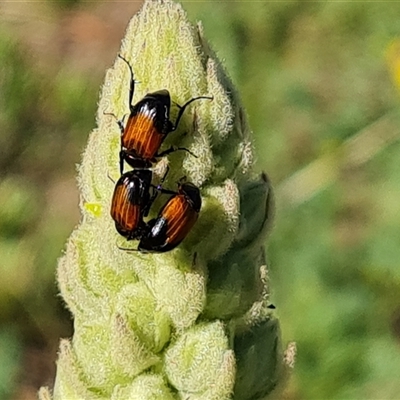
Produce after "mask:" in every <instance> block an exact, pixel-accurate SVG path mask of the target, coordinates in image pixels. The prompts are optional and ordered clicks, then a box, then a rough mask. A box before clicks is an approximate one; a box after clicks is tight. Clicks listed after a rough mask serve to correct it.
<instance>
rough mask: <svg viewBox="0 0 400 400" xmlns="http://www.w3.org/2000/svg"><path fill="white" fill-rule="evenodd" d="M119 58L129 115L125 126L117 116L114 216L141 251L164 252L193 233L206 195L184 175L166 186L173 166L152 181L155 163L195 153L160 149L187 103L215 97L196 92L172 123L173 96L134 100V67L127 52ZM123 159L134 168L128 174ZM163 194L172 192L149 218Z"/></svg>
mask: <svg viewBox="0 0 400 400" xmlns="http://www.w3.org/2000/svg"><path fill="white" fill-rule="evenodd" d="M118 57H119V58H121V59H122V60H123V61H125V62H126V64H127V65H128V67H129V70H130V75H131V78H130V89H129V109H130V114H129V117H128V120H127V122H126V124H125V126H124V125H123V122H122V121H121V120H118V121H117V122H118V126H119V128H120V131H121V150H120V153H119V163H120V173H121V177H120V178H119V179H118V181H117V183H116V185H115V189H114V194H113V198H112V203H111V217H112V218H113V219H114V221H115V227H116V229H117V231H118V233H119V234H120V235H122V236H124V237H125V238H126V239H127V240H134V239H136V240H139V244H138V248H137V250H138V251H141V252H153V253H163V252H166V251H169V250H172V249H174V248H175V247H176V246H178V245H179V243H181V242H182V240H183V239H184V238H185V237H186V235H187V234H188V233H189V231H190V230H191V228H192V227H193V225H194V224H195V222H196V221H197V218H198V215H199V212H200V208H201V196H200V190H199V188H198V187H197V186H195V185H194V184H193V183H191V182H186V181H185V178H182V179H181V180H180V182H179V183H178V191H177V192H174V191H171V190H166V189H164V188H163V187H162V184H163V182H164V179H165V177H166V175H167V173H168V169H167V172H166V173H165V175H164V177H163V178H162V179H161V181H160V184H159V185H153V183H152V180H153V172H152V170H151V167H152V165H153V163H155V162H157V159H159V158H160V157H163V156H166V155H168V154H170V153H173V152H174V151H179V150H184V151H187V152H189V153H190V151H189V150H188V149H185V148H183V147H174V146H171V147H170V148H169V149H167V150H165V151H163V152H161V153H158V151H159V149H160V147H161V144H162V143H163V141H164V139H165V138H166V137H167V135H168V134H169V133H171V132H173V131H175V130H176V129H177V127H178V124H179V121H180V119H181V117H182V115H183V113H184V111H185V109H186V107H187V106H188V105H189V104H190V103H192V102H193V101H195V100H198V99H209V100H212V97H206V96H200V97H195V98H192V99H190V100H189V101H188V102H186V103H185V104H184V105H183V106H179V105H178V107H179V112H178V116H177V118H176V121H175V124H173V123H172V122H171V121H170V107H171V97H170V94H169V92H168V90H165V89H164V90H159V91H157V92H154V93H148V94H147V95H146V96H144V98H143V99H142V100H140V101H139V102H138V103H136V104H135V105H133V104H132V100H133V94H134V91H135V79H134V74H133V70H132V67H131V65H130V64H129V62H128V61H127V60H126V59H125V58H124V57H122V56H121V55H118ZM190 154H192V153H190ZM192 155H193V154H192ZM193 156H194V155H193ZM124 162H126V163H127V164H128V165H130V166H131V167H132V168H133V169H132V170H131V171H128V172H125V173H124V171H123V169H124ZM158 193H162V194H169V195H172V197H170V198H169V200H167V202H166V203H165V205H164V206H163V207H162V209H161V210H160V212H159V213H158V216H157V217H156V218H154V219H151V220H150V221H148V222H145V221H144V218H145V217H147V216H148V214H149V212H150V208H151V206H152V204H153V203H154V201H155V199H156V197H157V195H158ZM125 250H128V249H125ZM129 250H132V249H129Z"/></svg>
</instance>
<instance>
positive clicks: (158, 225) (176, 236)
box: [138, 182, 201, 253]
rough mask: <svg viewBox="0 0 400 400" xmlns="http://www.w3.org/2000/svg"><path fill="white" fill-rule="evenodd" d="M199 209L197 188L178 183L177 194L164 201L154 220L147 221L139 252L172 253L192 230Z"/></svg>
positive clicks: (199, 197) (199, 201) (198, 191)
mask: <svg viewBox="0 0 400 400" xmlns="http://www.w3.org/2000/svg"><path fill="white" fill-rule="evenodd" d="M200 208H201V195H200V190H199V188H198V187H197V186H195V185H194V184H193V183H191V182H185V183H180V184H179V187H178V192H177V193H176V194H175V195H174V196H172V197H171V198H170V199H169V200H168V201H167V202H166V204H165V205H164V207H163V208H162V209H161V211H160V212H159V214H158V216H157V218H154V219H152V220H150V221H149V222H148V224H147V227H146V232H144V233H143V235H142V237H141V239H140V242H139V245H138V250H139V251H141V252H144V253H146V252H149V253H164V252H166V251H170V250H173V249H174V248H175V247H176V246H178V245H179V244H180V243H181V242H182V240H183V239H184V238H185V237H186V236H187V234H188V233H189V231H190V230H191V229H192V227H193V225H194V224H195V222H196V221H197V218H198V216H199V212H200Z"/></svg>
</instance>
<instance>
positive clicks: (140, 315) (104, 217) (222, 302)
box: [39, 0, 284, 400]
mask: <svg viewBox="0 0 400 400" xmlns="http://www.w3.org/2000/svg"><path fill="white" fill-rule="evenodd" d="M119 55H120V56H122V57H123V59H122V58H121V57H116V59H115V63H114V65H113V67H112V68H111V69H110V70H108V71H107V73H106V77H105V83H104V86H103V89H102V93H101V96H100V101H99V108H98V113H97V128H96V129H95V130H94V131H93V132H92V133H91V134H90V136H89V139H88V144H87V147H86V149H85V151H84V154H83V158H82V163H81V165H80V167H79V177H78V185H79V189H80V193H81V198H80V207H81V212H82V220H81V222H80V224H79V226H78V227H77V228H76V230H75V231H74V232H73V233H72V234H71V237H70V238H69V240H68V243H67V246H66V251H65V254H64V256H63V257H62V258H61V259H60V261H59V265H58V272H57V277H58V282H59V288H60V291H61V294H62V296H63V298H64V300H65V302H66V305H67V307H68V308H69V310H70V311H71V313H72V314H73V317H74V326H75V331H74V335H73V338H72V339H63V340H62V341H61V343H60V351H59V355H58V361H57V376H56V381H55V386H54V389H53V390H52V395H51V394H50V391H49V390H48V389H46V388H42V389H41V390H40V392H39V397H40V399H42V400H50V399H51V398H53V399H54V400H64V399H104V398H108V399H113V400H119V399H138V400H139V399H140V400H157V399H160V400H169V399H171V400H173V399H176V400H178V399H186V400H214V399H215V400H224V399H226V400H228V399H235V400H251V399H252V400H257V399H260V400H261V399H264V398H265V397H266V396H267V395H268V394H269V393H271V392H272V391H273V390H274V388H275V387H276V386H277V384H278V383H279V381H280V375H281V371H282V368H284V367H283V365H284V356H283V353H282V351H281V344H280V334H279V324H278V320H277V319H276V318H275V317H274V316H273V312H272V311H271V309H270V308H269V304H268V286H267V282H268V279H267V268H266V266H265V257H264V249H263V247H264V245H265V239H266V235H267V233H268V232H269V228H270V226H271V221H272V216H273V196H272V188H271V185H270V182H269V180H268V178H267V177H266V175H265V174H261V176H258V175H257V174H256V173H255V172H254V166H253V163H254V152H253V143H252V138H251V130H250V128H249V126H248V123H247V119H246V113H245V111H244V109H243V107H242V105H241V102H240V99H239V95H238V93H237V91H236V89H235V88H234V86H233V85H232V83H231V81H230V79H229V78H228V77H227V75H226V73H225V72H224V69H223V68H222V66H221V63H220V61H219V60H218V59H217V57H216V56H215V54H214V52H213V51H212V50H211V48H210V46H209V45H208V43H207V41H206V39H205V37H204V32H203V28H202V26H201V24H198V25H197V26H193V25H192V24H191V23H190V22H189V21H188V19H187V16H186V13H185V12H184V11H183V9H182V7H181V6H180V5H179V4H176V3H174V2H173V1H171V0H163V1H161V0H158V1H151V0H147V1H145V3H144V5H143V7H142V9H141V10H140V12H139V13H138V14H137V15H135V16H134V17H133V18H132V20H131V22H130V23H129V26H128V28H127V31H126V35H125V38H124V39H123V42H122V46H121V49H120V51H119ZM130 68H132V72H133V74H134V79H135V80H136V81H138V82H140V83H138V84H136V85H135V90H134V95H133V100H132V102H133V104H135V103H137V102H138V101H140V100H141V99H143V97H144V96H145V95H146V94H147V93H151V92H155V91H159V90H162V89H166V90H168V91H169V93H170V96H171V110H170V111H171V115H170V119H171V121H172V123H174V121H175V120H176V118H177V116H178V112H179V106H182V105H183V104H185V103H186V102H187V101H189V100H190V99H192V98H194V97H198V96H207V97H210V98H212V99H210V98H208V99H207V98H206V99H198V100H196V101H193V103H190V105H189V106H188V107H187V108H186V109H185V112H184V114H183V115H182V118H181V121H180V123H179V126H178V127H177V129H176V130H175V131H172V132H170V133H169V134H168V135H167V137H166V139H165V141H164V142H163V143H162V145H161V151H163V149H164V150H165V149H168V148H169V147H171V146H174V147H181V148H185V149H187V150H188V151H176V152H172V153H171V154H168V155H166V156H165V157H163V158H159V160H157V164H155V161H154V165H153V168H152V171H153V177H156V179H158V180H159V179H160V178H161V177H162V176H164V175H165V173H166V171H167V170H168V175H167V176H166V179H165V182H163V188H166V189H167V190H170V191H176V190H178V189H177V188H178V186H177V182H183V181H186V182H192V183H193V184H194V185H196V186H197V187H198V189H199V191H200V196H201V202H202V206H201V209H200V212H199V216H198V220H197V222H196V223H195V224H194V226H193V228H192V229H191V230H190V232H189V233H188V235H187V237H185V239H184V240H183V241H182V243H181V244H179V246H177V247H176V248H175V249H173V250H171V251H168V252H165V253H151V254H149V253H143V252H140V251H137V246H138V244H137V241H129V242H128V241H126V240H125V239H124V238H123V237H122V236H121V235H120V234H119V233H118V232H117V230H116V227H115V223H114V221H113V219H112V218H111V216H110V209H111V200H112V197H113V193H114V187H115V184H116V182H117V181H118V179H119V176H120V161H119V152H120V149H121V131H120V127H119V126H118V124H117V120H122V121H123V122H122V124H124V122H126V119H127V118H126V117H127V116H129V113H130V104H129V88H130V79H131V72H130ZM124 116H126V117H125V119H124ZM126 167H127V166H126ZM168 199H169V198H168V197H167V196H166V195H165V194H160V195H159V196H158V198H157V200H156V201H155V203H154V205H153V206H152V207H151V211H150V215H149V216H148V218H149V219H150V218H154V217H155V216H156V215H157V211H154V210H160V209H161V207H162V206H163V204H165V203H166V201H168ZM176 212H181V211H180V210H179V209H177V211H176ZM127 249H128V251H127ZM129 249H131V250H132V251H129Z"/></svg>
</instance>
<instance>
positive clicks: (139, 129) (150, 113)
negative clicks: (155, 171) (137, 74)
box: [118, 54, 213, 174]
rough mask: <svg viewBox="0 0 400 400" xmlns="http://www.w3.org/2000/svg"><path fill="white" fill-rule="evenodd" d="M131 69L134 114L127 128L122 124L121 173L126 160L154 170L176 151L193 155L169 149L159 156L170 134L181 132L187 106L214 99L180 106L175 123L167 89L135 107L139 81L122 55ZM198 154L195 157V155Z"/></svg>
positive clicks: (130, 98) (150, 96) (132, 108)
mask: <svg viewBox="0 0 400 400" xmlns="http://www.w3.org/2000/svg"><path fill="white" fill-rule="evenodd" d="M118 57H119V58H121V59H122V60H123V61H125V62H126V64H127V65H128V67H129V70H130V74H131V78H130V89H129V110H130V114H129V116H128V120H127V121H126V124H125V126H124V124H123V122H122V121H118V126H119V128H120V131H121V150H120V153H119V162H120V172H121V174H122V173H123V169H124V161H125V162H126V163H127V164H129V165H130V166H131V167H132V168H150V167H151V165H152V163H154V162H156V159H157V157H162V156H165V155H167V154H170V153H172V152H174V151H178V150H184V151H187V152H189V153H190V154H192V153H191V152H190V151H189V150H188V149H186V148H184V147H174V146H171V147H170V148H169V149H167V150H164V151H162V152H161V153H158V151H159V149H160V147H161V144H162V143H163V141H164V139H165V138H166V137H167V135H168V134H169V133H170V132H173V131H175V130H176V129H177V127H178V125H179V121H180V120H181V118H182V115H183V113H184V111H185V109H186V107H187V106H188V105H189V104H191V103H192V102H194V101H195V100H199V99H208V100H212V99H213V98H212V97H207V96H199V97H194V98H192V99H190V100H189V101H187V102H186V103H185V104H184V105H183V106H180V105H179V104H177V106H178V107H179V112H178V116H177V118H176V121H175V123H172V122H171V121H170V108H171V96H170V94H169V92H168V90H166V89H163V90H159V91H157V92H153V93H148V94H146V96H144V97H143V99H142V100H140V101H139V102H138V103H136V104H135V105H133V104H132V100H133V94H134V92H135V79H134V75H133V69H132V67H131V65H130V64H129V62H128V61H127V60H126V59H125V58H124V57H122V56H121V55H120V54H119V55H118ZM192 155H194V154H192Z"/></svg>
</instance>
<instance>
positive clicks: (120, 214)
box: [110, 169, 175, 240]
mask: <svg viewBox="0 0 400 400" xmlns="http://www.w3.org/2000/svg"><path fill="white" fill-rule="evenodd" d="M168 171H169V169H167V171H166V172H165V174H164V176H163V177H162V178H161V180H160V184H159V185H158V186H154V185H153V184H152V183H151V182H152V178H153V173H152V171H151V170H150V169H137V170H132V171H128V172H126V173H125V174H123V175H121V177H120V178H119V179H118V181H117V183H116V185H115V189H114V194H113V197H112V201H111V211H110V214H111V217H112V218H113V220H114V221H115V228H116V230H117V231H118V233H119V234H120V235H122V236H124V237H125V238H126V239H127V240H133V239H140V237H141V236H142V234H143V233H144V232H146V231H147V225H146V223H145V222H144V221H143V218H144V217H147V215H148V214H149V211H150V208H151V206H152V204H153V203H154V200H155V199H156V197H157V194H158V193H165V194H175V192H173V191H170V190H166V189H163V188H162V184H163V182H164V180H165V178H166V176H167V174H168Z"/></svg>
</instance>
